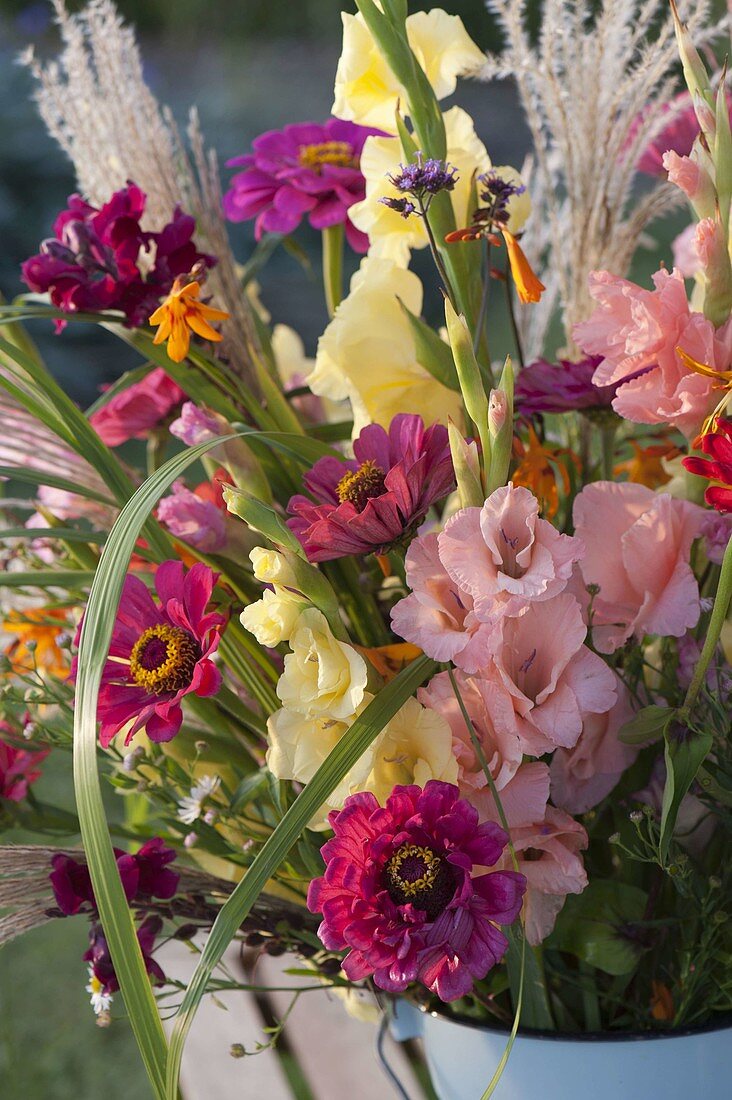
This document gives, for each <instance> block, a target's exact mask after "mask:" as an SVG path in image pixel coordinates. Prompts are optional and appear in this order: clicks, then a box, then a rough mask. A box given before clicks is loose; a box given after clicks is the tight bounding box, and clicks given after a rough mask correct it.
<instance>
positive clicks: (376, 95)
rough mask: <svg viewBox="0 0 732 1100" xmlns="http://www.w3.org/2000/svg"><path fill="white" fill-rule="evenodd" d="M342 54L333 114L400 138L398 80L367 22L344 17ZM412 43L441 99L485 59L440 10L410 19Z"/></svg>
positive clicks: (457, 22) (455, 18)
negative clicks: (397, 121)
mask: <svg viewBox="0 0 732 1100" xmlns="http://www.w3.org/2000/svg"><path fill="white" fill-rule="evenodd" d="M341 18H342V20H343V51H342V53H341V57H340V60H339V62H338V69H337V72H336V80H335V102H334V104H333V110H332V114H334V115H335V117H336V118H343V119H346V120H348V121H351V122H358V123H359V124H360V125H361V126H375V127H376V128H377V129H379V130H386V131H387V132H388V133H392V134H393V133H394V132H395V123H394V115H395V112H396V109H397V103H398V102H399V101H401V103H402V105H403V104H404V103H405V99H406V95H405V91H404V88H403V87H402V86H401V84H400V83H399V81H398V80H397V79H396V77H395V76H394V74H393V73H392V71H391V69H390V68H389V66H388V64H387V63H386V61H385V59H384V57H383V55H382V54H381V51H380V50H379V48H378V46H377V45H376V43H375V42H374V40H373V38H372V37H371V32H370V31H369V29H368V27H367V26H366V24H365V23H364V20H363V16H362V15H361V14H360V13H359V14H358V15H348V14H347V13H346V12H343V13H342V16H341ZM406 28H407V39H408V41H409V45H410V46H411V47H412V50H413V51H414V53H415V56H416V58H417V61H418V63H419V64H420V65H421V67H422V68H423V69H424V71H425V73H426V75H427V79H428V80H429V82H430V84H431V85H432V87H433V88H434V91H435V95H436V96H437V98H438V99H444V98H445V96H448V95H452V93H453V92H454V91H455V87H456V85H457V78H458V77H459V76H464V75H466V74H467V73H472V72H476V71H477V70H478V69H480V67H481V66H482V65H483V63H484V61H485V55H484V54H483V52H482V50H480V49H479V48H478V46H476V44H475V42H473V40H472V38H471V37H470V36H469V34H468V32H467V31H466V30H465V27H464V25H463V21H462V19H460V17H459V16H457V15H448V14H447V12H445V11H443V10H442V9H441V8H433V9H432V11H418V12H415V13H414V14H413V15H410V16H408V17H407V23H406Z"/></svg>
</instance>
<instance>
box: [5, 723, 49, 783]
mask: <svg viewBox="0 0 732 1100" xmlns="http://www.w3.org/2000/svg"><path fill="white" fill-rule="evenodd" d="M0 729H5V730H6V731H7V732H8V733H10V732H12V730H11V727H10V726H8V724H7V723H6V722H0ZM47 756H48V751H47V750H46V751H43V752H28V751H27V750H26V749H16V748H15V746H14V745H11V744H9V743H8V742H7V741H4V740H3V739H2V738H0V802H2V800H3V799H7V801H8V802H22V801H23V799H24V798H25V797H26V795H27V794H28V788H29V787H30V785H31V783H35V781H36V780H37V779H38V778H39V777H40V774H41V772H40V769H39V767H38V765H39V764H40V763H41V762H42V761H43V760H45V758H46V757H47Z"/></svg>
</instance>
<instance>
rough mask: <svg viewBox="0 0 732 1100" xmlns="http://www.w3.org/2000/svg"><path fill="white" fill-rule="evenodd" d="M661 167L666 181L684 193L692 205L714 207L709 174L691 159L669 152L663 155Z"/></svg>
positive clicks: (712, 185) (713, 194) (713, 195)
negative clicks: (666, 176)
mask: <svg viewBox="0 0 732 1100" xmlns="http://www.w3.org/2000/svg"><path fill="white" fill-rule="evenodd" d="M663 167H664V168H665V169H666V171H667V172H668V181H669V183H673V184H674V185H675V186H676V187H678V188H679V189H680V190H681V191H683V192H684V194H685V195H686V197H687V199H688V200H689V202H690V203H692V205H697V206H702V208H703V207H705V206H709V205H711V207H712V208H713V207H714V198H715V192H714V183H713V182H712V180H711V178H710V176H709V174H708V173H707V172H706V171H705V170H704V168H702V166H701V165H700V164H699V163H697V161H696V160H694V159H693V158H692V157H680V156H679V155H678V153H675V152H674V151H673V150H669V152H668V153H664V156H663Z"/></svg>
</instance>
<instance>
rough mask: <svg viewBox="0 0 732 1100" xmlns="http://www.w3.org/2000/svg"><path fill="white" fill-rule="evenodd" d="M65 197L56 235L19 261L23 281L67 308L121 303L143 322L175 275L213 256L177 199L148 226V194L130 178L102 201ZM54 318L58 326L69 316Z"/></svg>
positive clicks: (131, 319)
mask: <svg viewBox="0 0 732 1100" xmlns="http://www.w3.org/2000/svg"><path fill="white" fill-rule="evenodd" d="M67 201H68V207H67V209H66V210H63V211H62V212H61V213H60V214H59V215H58V217H57V218H56V221H55V222H54V226H53V233H54V236H53V237H51V238H49V239H48V240H45V241H43V242H42V243H41V249H40V252H39V253H38V254H37V255H35V256H31V257H30V258H29V259H27V260H26V261H25V262H24V263H23V265H22V273H23V281H24V282H25V283H26V284H27V285H28V286H29V287H30V289H31V290H33V291H35V292H36V293H44V294H45V293H48V294H49V295H50V298H51V301H52V302H53V304H54V305H55V306H56V307H57V308H58V309H61V310H63V311H64V313H78V312H84V311H86V310H104V309H118V310H121V311H122V313H124V315H125V318H126V323H127V324H128V325H131V326H133V327H137V326H139V325H144V324H147V319H148V317H149V315H150V313H151V312H152V311H153V310H154V309H155V308H156V307H157V305H158V303H159V301H160V299H161V297H163V296H164V295H165V294H167V293H168V291H169V290H170V288H171V287H172V285H173V281H174V279H175V277H176V276H177V275H185V274H187V273H188V272H190V271H191V270H192V269H193V267H195V266H196V264H204V265H206V266H207V267H212V266H213V265H214V264H215V263H216V260H215V258H214V257H213V256H206V255H204V254H203V253H202V252H199V251H198V250H197V249H196V246H195V244H194V243H193V239H192V238H193V232H194V230H195V227H196V223H195V221H194V219H193V218H192V217H190V215H188V214H184V213H183V211H182V210H181V209H180V207H176V208H175V210H174V212H173V218H172V220H171V221H170V222H169V223H168V224H167V225H166V226H165V227H164V228H163V229H162V230H161V231H160V232H159V233H148V232H146V231H145V230H143V229H142V227H141V225H140V221H141V218H142V216H143V213H144V211H145V202H146V196H145V193H144V191H141V190H140V188H139V187H137V186H136V184H134V183H132V182H131V181H129V182H128V184H127V186H126V187H123V188H122V189H121V190H120V191H115V193H114V194H113V195H112V197H111V199H110V200H109V202H107V203H105V204H104V206H102V207H101V209H98V208H97V207H95V206H92V205H91V203H88V202H85V200H84V199H82V198H81V196H80V195H76V194H75V195H70V196H69V198H68V200H67ZM152 249H154V262H153V263H152V264H151V265H150V266H149V267H148V268H147V269H146V271H145V274H144V275H143V272H142V270H141V269H140V266H139V260H140V255H141V253H143V252H151V250H152ZM56 324H57V329H58V330H60V329H61V328H63V325H64V322H63V321H60V322H57V323H56Z"/></svg>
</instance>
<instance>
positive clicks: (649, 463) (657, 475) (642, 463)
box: [613, 439, 681, 489]
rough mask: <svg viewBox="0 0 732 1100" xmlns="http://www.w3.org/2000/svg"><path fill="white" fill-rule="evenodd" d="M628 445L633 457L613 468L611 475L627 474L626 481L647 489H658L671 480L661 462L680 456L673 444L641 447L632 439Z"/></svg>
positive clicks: (655, 444)
mask: <svg viewBox="0 0 732 1100" xmlns="http://www.w3.org/2000/svg"><path fill="white" fill-rule="evenodd" d="M630 445H631V447H632V448H633V457H632V458H629V459H628V460H627V461H626V462H619V463H618V464H617V466H615V468H614V470H613V473H614V474H615V476H616V477H619V476H621V475H622V474H627V475H628V481H634V482H636V484H638V485H645V486H647V487H648V488H649V489H658V488H660V486H661V485H666V484H667V483H668V482H669V481H670V480H671V474H669V473H667V472H666V470H665V468H664V465H663V460H664V459H670V458H676V457H677V456H678V455H680V454H681V451H680V450H679V448H678V447H676V446H675V445H674V444H673V443H653V444H651V446H650V447H641V445H640V444H639V443H637V442H636V440H634V439H631V441H630Z"/></svg>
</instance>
